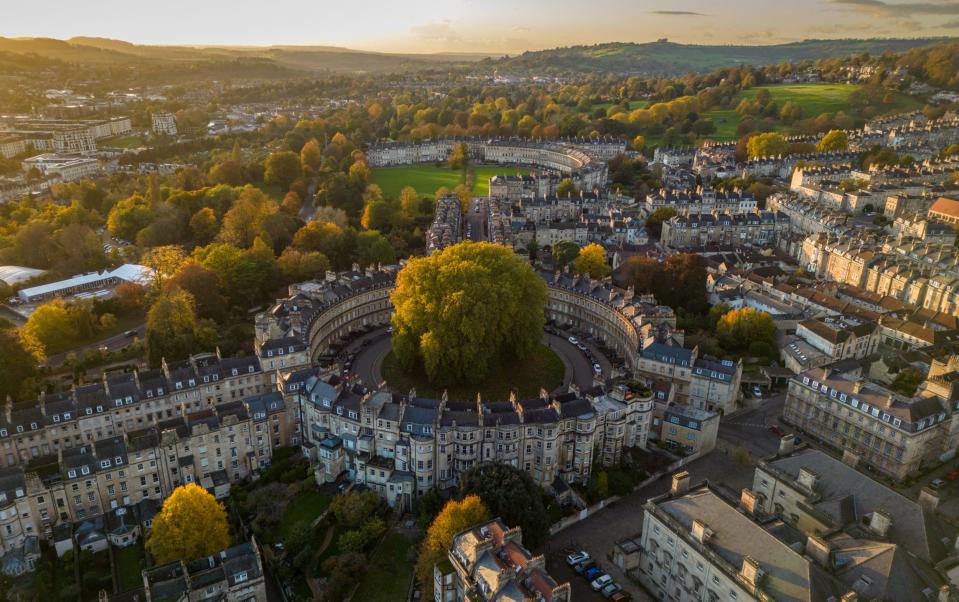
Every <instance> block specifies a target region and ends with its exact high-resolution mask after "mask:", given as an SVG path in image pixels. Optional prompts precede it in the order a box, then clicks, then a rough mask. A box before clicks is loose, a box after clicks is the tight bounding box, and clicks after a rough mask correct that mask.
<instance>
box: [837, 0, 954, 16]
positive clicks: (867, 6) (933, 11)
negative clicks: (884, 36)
mask: <svg viewBox="0 0 959 602" xmlns="http://www.w3.org/2000/svg"><path fill="white" fill-rule="evenodd" d="M830 4H835V5H837V6H842V7H847V8H849V9H850V10H854V11H858V12H863V13H868V14H871V15H876V16H883V17H907V16H913V15H959V2H957V1H956V0H942V1H941V2H929V1H926V2H905V3H892V2H884V1H883V0H830Z"/></svg>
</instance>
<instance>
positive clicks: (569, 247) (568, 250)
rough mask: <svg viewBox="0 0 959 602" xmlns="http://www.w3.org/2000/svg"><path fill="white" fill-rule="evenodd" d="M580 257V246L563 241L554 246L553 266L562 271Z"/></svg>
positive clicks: (569, 241)
mask: <svg viewBox="0 0 959 602" xmlns="http://www.w3.org/2000/svg"><path fill="white" fill-rule="evenodd" d="M578 256H579V245H578V244H576V243H574V242H573V241H571V240H561V241H559V242H558V243H556V244H555V245H553V265H555V266H556V267H557V268H559V269H562V268H565V267H566V266H568V265H569V264H570V263H572V262H573V260H575V259H576V258H577V257H578Z"/></svg>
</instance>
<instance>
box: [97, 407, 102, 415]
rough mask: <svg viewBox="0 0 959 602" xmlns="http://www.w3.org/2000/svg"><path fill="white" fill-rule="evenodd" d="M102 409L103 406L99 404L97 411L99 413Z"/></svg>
mask: <svg viewBox="0 0 959 602" xmlns="http://www.w3.org/2000/svg"><path fill="white" fill-rule="evenodd" d="M102 411H103V406H97V413H98V414H99V413H100V412H102Z"/></svg>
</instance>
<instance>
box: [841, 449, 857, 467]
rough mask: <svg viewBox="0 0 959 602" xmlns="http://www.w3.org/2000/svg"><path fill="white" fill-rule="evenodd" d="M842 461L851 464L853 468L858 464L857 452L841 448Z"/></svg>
mask: <svg viewBox="0 0 959 602" xmlns="http://www.w3.org/2000/svg"><path fill="white" fill-rule="evenodd" d="M842 461H843V464H848V465H849V466H852V467H853V468H855V467H856V466H858V465H859V454H857V453H856V452H854V451H852V450H851V449H846V450H843V452H842Z"/></svg>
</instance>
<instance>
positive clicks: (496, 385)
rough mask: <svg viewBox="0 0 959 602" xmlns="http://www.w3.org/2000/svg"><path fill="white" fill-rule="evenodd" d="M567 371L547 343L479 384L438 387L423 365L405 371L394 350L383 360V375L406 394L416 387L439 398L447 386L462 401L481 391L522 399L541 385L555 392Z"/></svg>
mask: <svg viewBox="0 0 959 602" xmlns="http://www.w3.org/2000/svg"><path fill="white" fill-rule="evenodd" d="M563 374H564V368H563V361H562V360H561V359H559V356H558V355H556V354H555V353H554V352H553V351H552V350H550V349H549V348H548V347H546V346H545V345H540V346H539V348H538V349H537V350H536V352H535V353H533V355H532V356H531V357H529V358H527V359H525V360H523V361H521V362H517V361H507V362H505V363H504V364H503V365H500V366H498V367H497V368H494V369H493V370H492V371H491V372H490V374H489V376H488V378H487V379H486V382H485V383H481V384H479V385H454V386H450V387H437V386H434V385H432V384H430V382H429V380H427V378H426V373H425V372H423V370H422V369H421V368H420V369H416V370H414V371H413V372H412V373H407V372H404V371H403V370H402V369H401V368H400V365H399V363H398V362H397V360H396V357H395V356H394V355H393V353H392V352H391V353H390V354H389V355H387V356H386V357H385V358H384V359H383V378H384V379H385V380H386V382H387V383H388V384H389V386H390V387H391V388H392V389H393V390H395V391H400V392H403V393H406V392H408V391H409V390H410V389H412V388H415V389H416V394H417V395H420V396H423V397H435V398H437V399H438V398H439V397H440V396H442V394H443V390H444V389H445V390H446V391H447V394H448V396H449V398H450V399H454V400H459V401H469V400H473V399H476V393H477V392H479V393H480V395H481V396H482V397H483V399H487V400H491V401H505V400H506V399H509V394H510V391H511V390H513V389H516V390H517V395H518V396H519V398H520V399H527V398H531V397H536V396H538V395H539V390H540V387H545V388H546V390H547V391H552V390H553V389H555V388H556V387H558V386H560V385H561V384H562V383H563Z"/></svg>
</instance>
